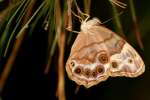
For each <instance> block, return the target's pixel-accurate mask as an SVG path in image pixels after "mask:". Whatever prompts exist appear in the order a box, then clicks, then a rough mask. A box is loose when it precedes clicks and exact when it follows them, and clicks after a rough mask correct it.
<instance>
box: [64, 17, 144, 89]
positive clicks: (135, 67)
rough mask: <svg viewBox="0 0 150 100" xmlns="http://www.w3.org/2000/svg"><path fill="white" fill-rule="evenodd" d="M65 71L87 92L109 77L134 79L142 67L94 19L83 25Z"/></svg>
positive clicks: (117, 38)
mask: <svg viewBox="0 0 150 100" xmlns="http://www.w3.org/2000/svg"><path fill="white" fill-rule="evenodd" d="M66 71H67V73H68V76H69V78H70V79H71V80H73V81H75V82H76V83H77V84H78V85H84V86H85V87H86V88H89V87H91V86H93V85H97V84H98V83H100V82H102V81H105V80H106V79H107V78H108V77H109V76H112V77H115V76H126V77H137V76H139V75H141V74H142V73H143V72H144V71H145V65H144V62H143V60H142V58H141V57H140V56H139V54H138V53H137V52H136V51H135V49H134V48H133V47H132V46H131V45H129V44H128V43H127V42H126V41H125V40H124V39H123V38H121V37H120V36H118V35H117V34H115V33H114V32H112V31H111V30H109V29H108V28H105V27H103V26H102V25H101V24H100V21H99V20H98V19H97V18H93V19H91V20H89V21H84V22H82V24H81V31H80V32H79V34H78V36H77V38H76V40H75V42H74V44H73V46H72V48H71V53H70V56H69V58H68V60H67V63H66Z"/></svg>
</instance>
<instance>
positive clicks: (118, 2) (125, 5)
mask: <svg viewBox="0 0 150 100" xmlns="http://www.w3.org/2000/svg"><path fill="white" fill-rule="evenodd" d="M109 1H110V2H111V3H113V4H115V5H117V6H119V7H121V8H123V9H125V8H126V7H127V4H125V3H123V2H120V1H118V0H109Z"/></svg>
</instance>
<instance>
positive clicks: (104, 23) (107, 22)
mask: <svg viewBox="0 0 150 100" xmlns="http://www.w3.org/2000/svg"><path fill="white" fill-rule="evenodd" d="M121 14H123V11H122V12H120V13H119V14H118V16H120V15H121ZM113 18H114V17H112V18H109V19H108V20H106V21H104V22H102V24H105V23H108V22H109V21H111V20H113Z"/></svg>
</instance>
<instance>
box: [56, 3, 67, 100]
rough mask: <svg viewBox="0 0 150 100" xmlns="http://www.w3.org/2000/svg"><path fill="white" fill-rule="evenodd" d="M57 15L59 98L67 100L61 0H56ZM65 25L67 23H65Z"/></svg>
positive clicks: (59, 99)
mask: <svg viewBox="0 0 150 100" xmlns="http://www.w3.org/2000/svg"><path fill="white" fill-rule="evenodd" d="M55 16H56V35H57V36H58V39H57V42H58V47H59V58H58V86H57V91H56V93H57V96H58V100H66V97H65V79H64V48H65V37H66V36H65V33H64V30H62V28H64V27H63V25H62V22H63V21H62V20H63V18H62V17H60V16H63V14H62V12H61V9H60V1H59V0H56V2H55ZM64 26H65V25H64Z"/></svg>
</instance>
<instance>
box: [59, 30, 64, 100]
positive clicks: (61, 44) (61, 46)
mask: <svg viewBox="0 0 150 100" xmlns="http://www.w3.org/2000/svg"><path fill="white" fill-rule="evenodd" d="M65 38H66V36H65V33H64V32H62V34H61V35H60V38H59V39H58V40H59V43H58V44H59V61H58V100H65V98H66V97H65V79H64V47H65Z"/></svg>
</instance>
